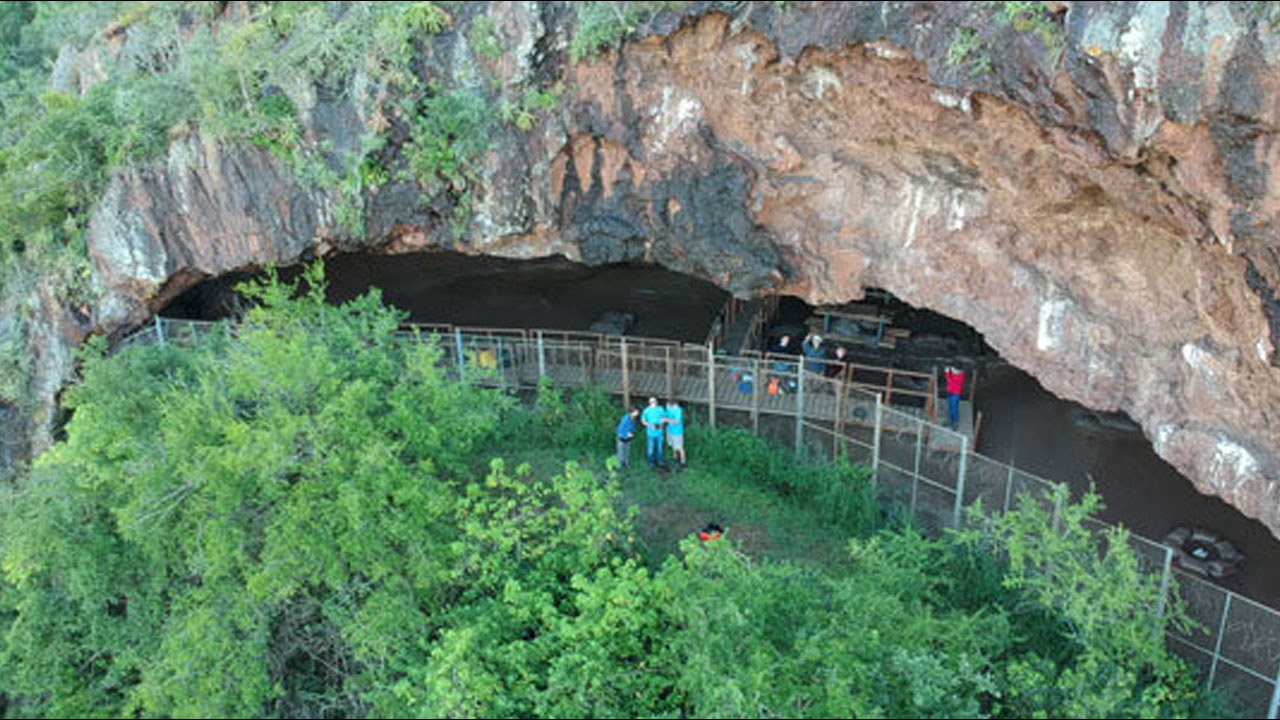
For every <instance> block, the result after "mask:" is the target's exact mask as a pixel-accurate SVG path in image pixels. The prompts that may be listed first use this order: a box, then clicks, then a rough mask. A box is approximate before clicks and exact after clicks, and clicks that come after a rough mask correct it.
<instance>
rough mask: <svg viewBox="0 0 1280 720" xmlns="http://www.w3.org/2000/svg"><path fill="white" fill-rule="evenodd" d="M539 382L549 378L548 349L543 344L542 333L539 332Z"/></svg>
mask: <svg viewBox="0 0 1280 720" xmlns="http://www.w3.org/2000/svg"><path fill="white" fill-rule="evenodd" d="M537 332H538V380H539V381H541V380H542V379H543V378H545V377H546V376H547V348H546V345H544V344H543V342H542V331H541V330H538V331H537Z"/></svg>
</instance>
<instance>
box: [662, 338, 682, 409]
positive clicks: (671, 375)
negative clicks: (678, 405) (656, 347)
mask: <svg viewBox="0 0 1280 720" xmlns="http://www.w3.org/2000/svg"><path fill="white" fill-rule="evenodd" d="M662 354H663V356H664V358H665V360H666V366H667V367H666V370H667V397H669V398H673V397H675V396H676V378H675V372H674V371H673V370H672V368H671V347H670V346H668V347H664V348H662ZM681 399H682V400H683V399H684V398H681Z"/></svg>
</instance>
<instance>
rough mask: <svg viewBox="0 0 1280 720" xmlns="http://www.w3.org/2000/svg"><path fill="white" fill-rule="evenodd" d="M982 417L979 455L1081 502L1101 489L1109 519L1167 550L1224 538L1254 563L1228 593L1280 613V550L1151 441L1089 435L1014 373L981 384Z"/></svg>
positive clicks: (1101, 432) (1103, 432)
mask: <svg viewBox="0 0 1280 720" xmlns="http://www.w3.org/2000/svg"><path fill="white" fill-rule="evenodd" d="M977 408H978V410H979V411H981V412H982V414H983V420H982V432H981V436H980V437H979V439H978V451H979V452H981V453H983V454H984V455H987V456H988V457H991V458H993V459H996V460H1000V461H1002V462H1007V463H1010V464H1012V465H1014V466H1015V467H1017V468H1019V469H1021V470H1026V471H1027V472H1030V473H1034V474H1036V475H1039V476H1040V477H1043V478H1046V479H1049V480H1056V481H1060V482H1065V483H1067V484H1068V485H1070V486H1071V489H1072V494H1073V496H1075V497H1078V496H1079V494H1080V493H1082V492H1084V491H1085V490H1087V489H1088V488H1089V484H1090V483H1091V482H1092V483H1093V484H1094V485H1095V487H1096V488H1097V490H1098V493H1099V494H1100V495H1101V496H1102V499H1103V502H1104V503H1106V509H1105V511H1104V512H1103V513H1102V519H1103V520H1106V521H1108V522H1112V523H1118V524H1122V525H1124V526H1126V527H1128V528H1129V529H1131V530H1133V531H1134V532H1136V533H1138V534H1141V535H1144V536H1146V537H1148V538H1152V539H1155V540H1160V539H1161V538H1163V537H1164V535H1165V533H1167V532H1168V531H1169V530H1170V529H1172V528H1173V527H1176V526H1178V525H1186V526H1192V525H1198V526H1203V527H1207V528H1211V529H1213V530H1216V531H1217V532H1219V533H1221V534H1222V535H1223V536H1224V537H1226V538H1228V539H1230V540H1231V542H1232V543H1234V544H1235V545H1236V546H1237V547H1238V548H1239V549H1240V550H1241V552H1243V553H1244V555H1245V560H1244V562H1243V563H1242V565H1241V572H1240V574H1238V575H1236V576H1234V577H1231V578H1227V579H1225V580H1222V581H1220V584H1221V585H1223V586H1225V587H1227V588H1229V589H1231V590H1235V591H1236V592H1239V593H1240V594H1242V595H1245V596H1247V597H1250V598H1253V599H1254V600H1257V601H1258V602H1261V603H1264V604H1267V605H1270V606H1272V607H1280V573H1277V572H1275V567H1276V562H1277V560H1280V541H1277V540H1276V539H1275V538H1274V537H1272V535H1271V533H1270V532H1269V531H1268V530H1267V529H1266V528H1265V527H1264V526H1263V525H1262V523H1259V522H1257V521H1256V520H1251V519H1249V518H1247V517H1245V516H1244V515H1242V514H1241V513H1240V511H1238V510H1236V509H1235V508H1233V507H1231V506H1230V505H1227V504H1226V503H1225V502H1223V501H1221V500H1219V499H1218V498H1216V497H1210V496H1208V495H1201V494H1200V493H1199V492H1197V491H1196V489H1195V488H1194V487H1193V486H1192V485H1191V482H1190V481H1189V480H1187V479H1186V478H1184V477H1182V476H1181V475H1180V474H1178V471H1177V470H1174V469H1173V467H1172V466H1170V465H1169V464H1168V463H1166V462H1165V461H1163V460H1161V459H1160V458H1159V457H1158V456H1157V455H1156V454H1155V451H1154V450H1153V449H1152V447H1151V443H1150V441H1148V440H1147V439H1146V437H1144V436H1143V435H1142V433H1141V432H1129V431H1124V430H1113V429H1104V428H1100V427H1098V426H1095V425H1088V424H1086V425H1082V424H1080V423H1079V422H1078V415H1079V408H1080V406H1079V405H1077V404H1076V403H1072V402H1068V401H1065V400H1060V399H1058V398H1057V397H1055V396H1054V395H1052V394H1051V393H1049V392H1048V391H1046V390H1045V389H1044V388H1042V387H1040V384H1039V383H1037V382H1036V380H1035V379H1034V378H1032V377H1031V376H1030V375H1027V374H1026V373H1024V372H1022V371H1021V370H1018V369H1017V368H1014V367H1011V366H1007V365H1006V366H1003V367H1000V366H993V367H991V368H990V372H986V373H985V374H984V375H983V376H982V377H981V378H980V379H979V385H978V388H977Z"/></svg>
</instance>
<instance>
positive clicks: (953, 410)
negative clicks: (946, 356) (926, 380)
mask: <svg viewBox="0 0 1280 720" xmlns="http://www.w3.org/2000/svg"><path fill="white" fill-rule="evenodd" d="M946 378H947V420H948V421H949V423H950V425H951V429H952V430H954V429H956V428H957V427H959V426H960V393H962V392H964V371H963V370H961V369H960V368H958V367H952V366H951V365H948V366H947V373H946Z"/></svg>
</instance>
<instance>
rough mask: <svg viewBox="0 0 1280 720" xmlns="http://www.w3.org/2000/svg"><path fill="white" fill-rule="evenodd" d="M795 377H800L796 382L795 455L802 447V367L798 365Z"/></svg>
mask: <svg viewBox="0 0 1280 720" xmlns="http://www.w3.org/2000/svg"><path fill="white" fill-rule="evenodd" d="M796 377H797V378H799V379H800V382H798V383H796V455H799V454H800V449H801V448H802V447H804V368H803V367H802V366H800V365H797V366H796Z"/></svg>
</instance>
